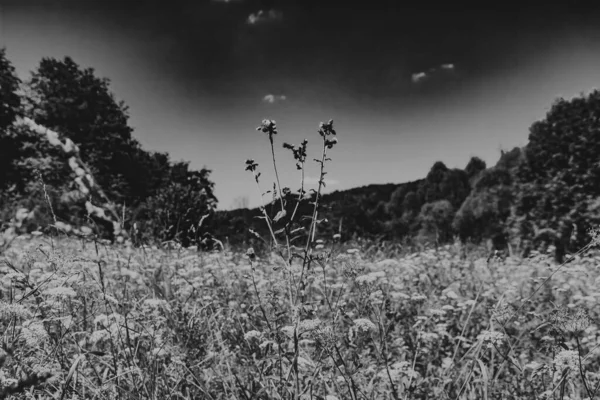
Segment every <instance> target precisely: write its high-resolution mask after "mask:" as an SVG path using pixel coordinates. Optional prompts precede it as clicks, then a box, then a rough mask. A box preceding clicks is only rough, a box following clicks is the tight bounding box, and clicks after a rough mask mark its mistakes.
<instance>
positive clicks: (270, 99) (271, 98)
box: [263, 94, 287, 104]
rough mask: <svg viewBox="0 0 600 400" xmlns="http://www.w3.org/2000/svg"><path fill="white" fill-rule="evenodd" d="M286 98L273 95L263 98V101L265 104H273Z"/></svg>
mask: <svg viewBox="0 0 600 400" xmlns="http://www.w3.org/2000/svg"><path fill="white" fill-rule="evenodd" d="M286 99H287V97H286V96H285V95H282V94H281V95H275V94H268V95H266V96H265V97H263V101H264V102H266V103H271V104H273V103H275V102H276V101H284V100H286Z"/></svg>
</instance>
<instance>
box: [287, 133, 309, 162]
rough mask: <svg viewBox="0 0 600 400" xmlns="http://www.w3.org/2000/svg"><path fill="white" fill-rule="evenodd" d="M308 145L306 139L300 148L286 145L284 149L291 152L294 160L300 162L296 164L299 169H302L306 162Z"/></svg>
mask: <svg viewBox="0 0 600 400" xmlns="http://www.w3.org/2000/svg"><path fill="white" fill-rule="evenodd" d="M307 144H308V140H306V139H304V140H303V141H302V143H300V146H295V145H293V144H289V143H284V144H283V148H284V149H288V150H291V151H292V153H293V154H294V159H295V160H296V161H298V162H297V163H296V168H297V169H302V164H304V162H305V161H306V145H307Z"/></svg>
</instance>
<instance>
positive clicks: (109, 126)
mask: <svg viewBox="0 0 600 400" xmlns="http://www.w3.org/2000/svg"><path fill="white" fill-rule="evenodd" d="M27 85H28V89H29V90H28V96H27V101H28V106H29V107H28V113H29V114H30V115H29V116H30V117H31V118H32V119H33V120H35V121H36V122H37V123H38V124H41V125H43V126H46V127H48V128H50V129H52V130H55V131H57V132H59V133H60V134H62V135H65V136H66V137H68V138H70V139H71V140H72V141H73V142H74V143H76V144H77V145H78V146H79V148H80V150H81V156H82V159H83V161H84V162H86V163H87V164H88V165H89V166H90V168H91V169H92V172H93V173H94V176H95V177H96V180H97V182H98V183H99V185H100V186H101V187H102V188H103V189H104V190H105V191H106V192H107V194H108V195H109V197H111V198H113V199H114V200H115V201H118V202H121V201H124V200H127V199H131V198H133V197H135V195H136V194H137V193H135V191H134V190H132V187H133V186H134V182H135V181H136V180H139V179H140V177H139V176H132V174H131V171H133V170H135V166H136V163H137V156H139V143H138V142H137V141H136V140H135V139H133V137H132V135H131V134H132V131H133V129H132V128H131V127H130V126H129V125H128V118H129V116H128V114H127V107H126V106H125V104H124V103H123V102H118V101H117V100H116V99H115V97H114V95H113V94H112V92H110V81H109V80H108V79H106V78H98V77H96V76H95V72H94V70H93V69H92V68H87V69H82V68H80V67H79V66H78V65H77V64H76V63H75V62H74V61H73V60H72V59H71V58H70V57H65V59H64V60H62V61H60V60H57V59H53V58H44V59H42V61H41V62H40V65H39V66H38V68H37V69H36V70H35V71H34V72H33V73H32V77H31V79H30V81H29V82H28V83H27Z"/></svg>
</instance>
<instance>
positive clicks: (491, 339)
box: [477, 331, 505, 349]
mask: <svg viewBox="0 0 600 400" xmlns="http://www.w3.org/2000/svg"><path fill="white" fill-rule="evenodd" d="M504 339H505V335H504V333H502V332H493V331H483V332H481V333H480V334H479V335H478V336H477V340H480V341H481V342H482V343H483V344H485V345H486V346H487V348H488V349H491V348H493V347H497V346H499V345H501V344H502V342H503V341H504Z"/></svg>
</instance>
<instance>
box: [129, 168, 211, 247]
mask: <svg viewBox="0 0 600 400" xmlns="http://www.w3.org/2000/svg"><path fill="white" fill-rule="evenodd" d="M210 172H211V171H210V170H207V169H202V170H201V171H193V170H190V169H189V164H188V163H185V162H179V163H176V164H174V165H173V167H172V168H171V173H170V179H169V184H168V185H165V186H162V187H160V188H159V189H158V191H157V193H156V194H155V195H153V196H152V197H150V198H148V199H146V200H145V201H144V202H143V203H142V204H141V205H140V207H139V209H138V213H137V215H136V216H135V220H136V221H139V224H138V225H136V227H137V232H136V233H137V234H138V239H142V240H145V241H147V240H150V239H151V238H156V239H159V240H161V241H165V240H177V241H180V242H182V243H183V245H185V246H188V245H190V244H191V243H194V242H195V241H197V239H198V238H199V237H200V235H201V233H202V232H200V228H201V226H200V225H199V223H200V221H201V220H202V218H203V217H204V216H205V215H210V214H211V213H212V212H213V211H214V210H215V207H216V204H217V199H216V197H215V196H214V194H213V191H214V183H213V182H211V181H210V180H209V175H210Z"/></svg>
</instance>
